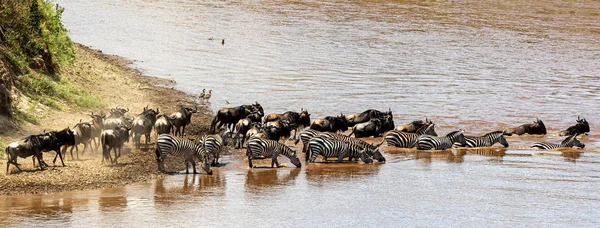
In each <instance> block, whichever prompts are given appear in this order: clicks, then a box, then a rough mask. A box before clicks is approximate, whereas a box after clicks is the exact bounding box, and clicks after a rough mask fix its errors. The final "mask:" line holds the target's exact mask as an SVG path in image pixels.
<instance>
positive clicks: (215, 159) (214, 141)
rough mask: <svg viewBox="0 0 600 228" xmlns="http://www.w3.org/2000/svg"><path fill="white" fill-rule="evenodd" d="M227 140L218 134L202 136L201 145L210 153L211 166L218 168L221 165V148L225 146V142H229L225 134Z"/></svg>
mask: <svg viewBox="0 0 600 228" xmlns="http://www.w3.org/2000/svg"><path fill="white" fill-rule="evenodd" d="M224 136H225V139H223V137H221V136H220V135H218V134H214V135H205V136H202V139H201V140H200V144H201V145H202V147H203V148H204V151H206V153H208V155H209V159H210V158H211V157H212V159H211V165H213V166H216V165H218V164H219V158H220V157H221V147H222V146H223V140H227V132H226V133H225V134H224Z"/></svg>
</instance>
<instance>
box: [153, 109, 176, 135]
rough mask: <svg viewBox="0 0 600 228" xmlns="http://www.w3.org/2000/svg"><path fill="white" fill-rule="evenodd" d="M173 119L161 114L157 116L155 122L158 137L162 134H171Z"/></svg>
mask: <svg viewBox="0 0 600 228" xmlns="http://www.w3.org/2000/svg"><path fill="white" fill-rule="evenodd" d="M171 121H172V119H171V117H169V115H167V114H164V113H163V114H159V115H158V116H156V122H154V130H155V131H156V137H158V136H159V135H161V134H169V133H171V129H172V128H173V124H172V123H171Z"/></svg>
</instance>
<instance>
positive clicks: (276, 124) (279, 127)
mask: <svg viewBox="0 0 600 228" xmlns="http://www.w3.org/2000/svg"><path fill="white" fill-rule="evenodd" d="M264 132H265V133H266V135H267V138H268V139H271V140H276V141H279V140H281V138H283V139H284V142H285V140H286V139H288V138H289V137H290V136H291V135H292V125H291V124H290V122H289V121H287V120H276V121H271V122H267V123H265V125H264Z"/></svg>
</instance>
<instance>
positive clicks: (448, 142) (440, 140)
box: [417, 130, 466, 150]
mask: <svg viewBox="0 0 600 228" xmlns="http://www.w3.org/2000/svg"><path fill="white" fill-rule="evenodd" d="M455 142H458V143H460V144H461V145H464V144H466V142H465V136H464V135H463V131H462V130H461V131H453V132H450V133H448V134H447V135H446V136H444V137H437V136H431V135H421V136H420V137H419V141H418V142H417V149H419V150H445V149H448V148H451V147H452V145H453V144H454V143H455Z"/></svg>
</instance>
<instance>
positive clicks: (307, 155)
mask: <svg viewBox="0 0 600 228" xmlns="http://www.w3.org/2000/svg"><path fill="white" fill-rule="evenodd" d="M306 146H308V143H307V144H306ZM311 151H312V149H311V148H310V146H308V150H306V152H305V153H304V161H308V159H309V158H310V154H311Z"/></svg>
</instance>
